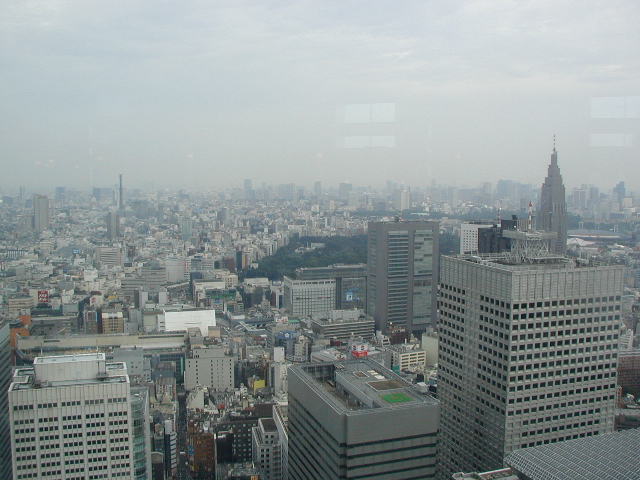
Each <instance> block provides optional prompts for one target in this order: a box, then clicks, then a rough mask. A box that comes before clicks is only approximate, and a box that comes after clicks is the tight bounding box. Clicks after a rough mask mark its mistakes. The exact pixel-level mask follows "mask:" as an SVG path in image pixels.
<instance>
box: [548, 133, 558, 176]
mask: <svg viewBox="0 0 640 480" xmlns="http://www.w3.org/2000/svg"><path fill="white" fill-rule="evenodd" d="M552 166H553V167H557V166H558V152H557V151H556V134H555V133H554V134H553V151H552V152H551V165H550V166H549V168H551V167H552Z"/></svg>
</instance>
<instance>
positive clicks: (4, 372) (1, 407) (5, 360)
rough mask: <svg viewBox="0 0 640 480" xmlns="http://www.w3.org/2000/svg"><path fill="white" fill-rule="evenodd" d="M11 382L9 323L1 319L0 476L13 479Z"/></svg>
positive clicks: (9, 479)
mask: <svg viewBox="0 0 640 480" xmlns="http://www.w3.org/2000/svg"><path fill="white" fill-rule="evenodd" d="M10 384H11V347H10V345H9V323H8V322H6V323H4V324H3V323H2V321H0V478H6V479H7V480H11V478H12V475H13V472H12V471H11V436H10V434H9V430H10V429H9V385H10Z"/></svg>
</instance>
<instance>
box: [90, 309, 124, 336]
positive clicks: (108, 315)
mask: <svg viewBox="0 0 640 480" xmlns="http://www.w3.org/2000/svg"><path fill="white" fill-rule="evenodd" d="M101 317H102V324H101V325H102V331H101V332H100V333H106V334H110V333H111V334H112V333H124V315H123V314H122V312H116V311H103V312H102V315H101ZM87 333H89V332H87Z"/></svg>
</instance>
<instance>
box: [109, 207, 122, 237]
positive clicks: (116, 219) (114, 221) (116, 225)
mask: <svg viewBox="0 0 640 480" xmlns="http://www.w3.org/2000/svg"><path fill="white" fill-rule="evenodd" d="M105 223H106V225H107V238H108V239H109V240H116V239H117V238H119V237H120V215H119V214H118V212H116V211H115V210H112V211H110V212H109V213H107V215H106V216H105Z"/></svg>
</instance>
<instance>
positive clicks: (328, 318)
mask: <svg viewBox="0 0 640 480" xmlns="http://www.w3.org/2000/svg"><path fill="white" fill-rule="evenodd" d="M374 326H375V324H374V321H373V318H372V317H370V316H369V315H367V314H365V313H364V312H363V311H362V310H331V311H330V312H329V313H328V314H327V315H316V316H314V317H313V318H312V319H311V330H313V333H315V334H316V335H320V336H323V337H324V338H328V339H332V338H335V339H337V340H340V341H345V342H346V341H347V340H349V339H350V338H351V337H352V336H353V337H362V338H364V339H366V340H369V339H371V337H373V335H374V333H375V332H374Z"/></svg>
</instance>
